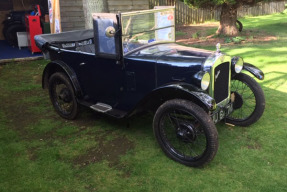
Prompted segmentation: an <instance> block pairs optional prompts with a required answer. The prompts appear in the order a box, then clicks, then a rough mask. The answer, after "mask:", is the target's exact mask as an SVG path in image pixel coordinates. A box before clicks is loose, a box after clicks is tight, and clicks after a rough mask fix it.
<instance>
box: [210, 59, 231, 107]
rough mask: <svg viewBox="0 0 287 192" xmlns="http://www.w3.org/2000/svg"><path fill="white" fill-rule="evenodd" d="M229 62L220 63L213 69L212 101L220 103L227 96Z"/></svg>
mask: <svg viewBox="0 0 287 192" xmlns="http://www.w3.org/2000/svg"><path fill="white" fill-rule="evenodd" d="M229 72H230V69H229V62H225V63H222V64H220V65H218V66H217V67H215V69H214V79H213V82H214V99H215V101H216V103H220V102H221V101H223V100H224V99H226V98H227V97H228V95H229Z"/></svg>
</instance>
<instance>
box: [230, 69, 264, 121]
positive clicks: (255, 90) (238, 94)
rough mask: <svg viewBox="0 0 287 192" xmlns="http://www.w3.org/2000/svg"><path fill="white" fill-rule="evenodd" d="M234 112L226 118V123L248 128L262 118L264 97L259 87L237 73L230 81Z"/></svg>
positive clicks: (247, 77) (253, 81)
mask: <svg viewBox="0 0 287 192" xmlns="http://www.w3.org/2000/svg"><path fill="white" fill-rule="evenodd" d="M231 93H232V95H233V96H232V97H234V98H233V99H234V103H233V108H234V111H233V112H232V113H231V114H230V115H229V116H228V117H227V118H226V122H227V123H231V124H233V125H238V126H249V125H251V124H253V123H255V122H256V121H258V120H259V118H260V117H261V116H262V114H263V112H264V109H265V97H264V93H263V90H262V88H261V87H260V85H259V84H258V83H257V82H256V81H255V80H254V79H253V78H251V77H250V76H248V75H246V74H244V73H239V74H237V75H235V76H234V77H233V78H232V80H231Z"/></svg>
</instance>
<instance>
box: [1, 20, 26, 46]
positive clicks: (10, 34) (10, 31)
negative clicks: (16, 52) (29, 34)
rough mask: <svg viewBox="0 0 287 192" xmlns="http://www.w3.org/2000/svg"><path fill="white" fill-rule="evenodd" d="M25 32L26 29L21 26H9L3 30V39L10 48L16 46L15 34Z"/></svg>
mask: <svg viewBox="0 0 287 192" xmlns="http://www.w3.org/2000/svg"><path fill="white" fill-rule="evenodd" d="M24 31H26V27H25V26H24V25H22V24H15V25H10V26H8V27H7V28H6V29H5V34H4V36H5V38H6V40H7V41H8V43H9V44H10V45H12V46H18V40H17V32H24Z"/></svg>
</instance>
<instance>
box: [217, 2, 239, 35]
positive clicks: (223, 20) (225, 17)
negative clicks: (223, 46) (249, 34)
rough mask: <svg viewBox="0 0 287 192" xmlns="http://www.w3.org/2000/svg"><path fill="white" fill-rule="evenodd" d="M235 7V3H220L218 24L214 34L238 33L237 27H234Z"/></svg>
mask: <svg viewBox="0 0 287 192" xmlns="http://www.w3.org/2000/svg"><path fill="white" fill-rule="evenodd" d="M237 8H238V6H237V5H236V4H234V5H230V4H226V3H224V4H223V5H222V10H221V15H220V25H219V27H218V29H217V31H216V34H222V35H227V36H236V35H237V34H238V29H237V27H236V20H237Z"/></svg>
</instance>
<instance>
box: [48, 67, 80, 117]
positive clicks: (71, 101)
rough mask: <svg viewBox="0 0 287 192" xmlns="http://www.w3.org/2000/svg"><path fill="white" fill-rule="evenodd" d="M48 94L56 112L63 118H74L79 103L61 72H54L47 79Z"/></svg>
mask: <svg viewBox="0 0 287 192" xmlns="http://www.w3.org/2000/svg"><path fill="white" fill-rule="evenodd" d="M49 96H50V99H51V102H52V104H53V106H54V109H55V110H56V112H57V113H58V114H59V115H60V116H61V117H63V118H65V119H75V118H76V116H77V114H78V112H79V105H78V102H77V100H76V97H75V92H74V88H73V86H72V84H71V82H70V80H69V78H68V77H67V76H66V75H65V74H63V73H59V72H57V73H54V74H53V75H52V76H51V77H50V79H49Z"/></svg>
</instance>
